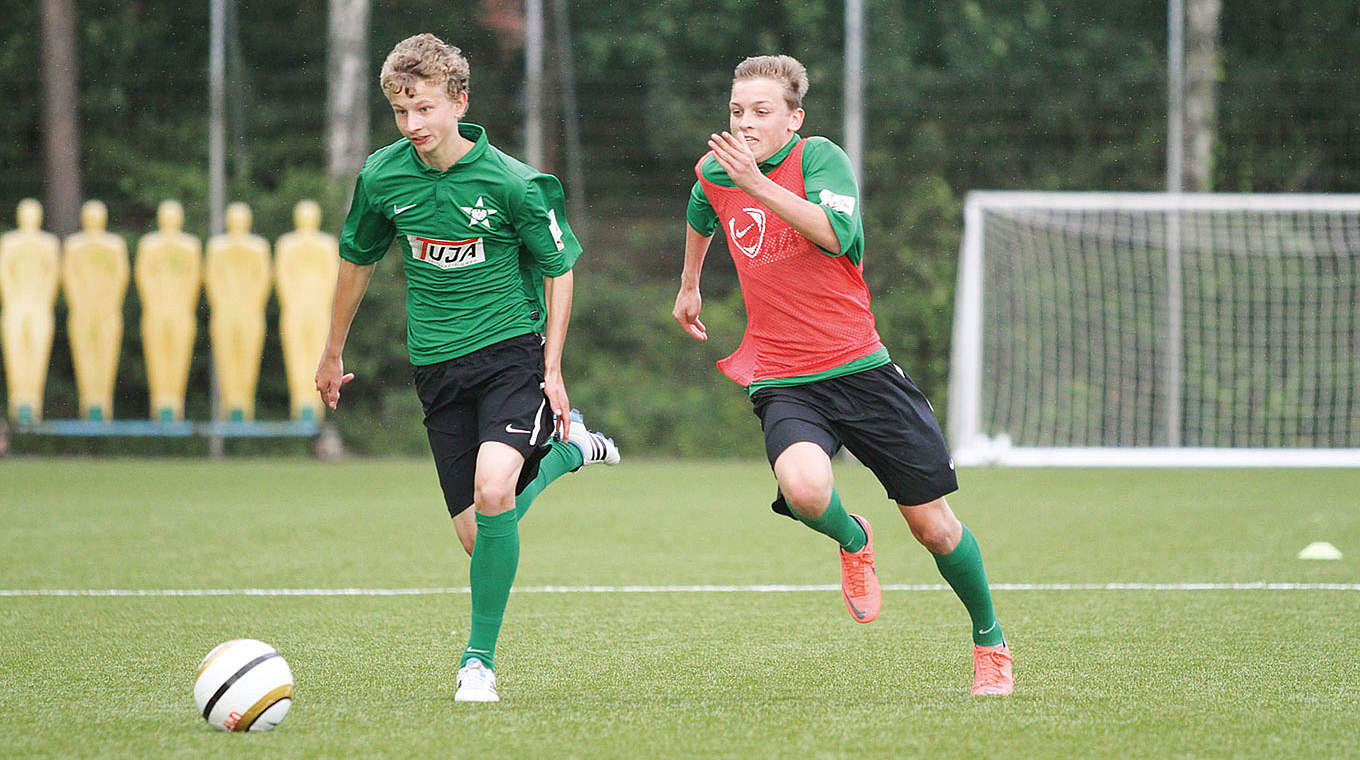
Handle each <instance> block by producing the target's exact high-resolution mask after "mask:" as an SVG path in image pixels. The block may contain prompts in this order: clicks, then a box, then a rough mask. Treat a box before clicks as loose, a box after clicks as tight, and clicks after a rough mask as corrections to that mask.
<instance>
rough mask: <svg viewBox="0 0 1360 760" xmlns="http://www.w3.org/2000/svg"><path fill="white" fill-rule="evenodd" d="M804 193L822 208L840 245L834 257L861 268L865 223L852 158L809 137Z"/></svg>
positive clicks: (832, 145) (830, 144)
mask: <svg viewBox="0 0 1360 760" xmlns="http://www.w3.org/2000/svg"><path fill="white" fill-rule="evenodd" d="M803 190H804V192H805V193H806V195H807V199H808V200H809V201H811V202H813V203H815V204H817V205H818V206H820V207H821V208H822V211H823V212H825V213H826V218H827V220H828V221H830V222H831V229H832V231H834V232H835V233H836V239H837V240H839V241H840V244H841V249H840V250H839V251H828V253H830V254H831V255H833V256H845V257H847V258H849V259H850V261H851V262H852V263H855V264H858V263H859V262H860V259H862V258H863V257H864V221H863V220H862V219H861V218H860V213H859V187H858V184H857V183H856V182H855V170H854V168H853V167H852V166H851V165H850V157H849V156H847V155H846V154H845V151H843V150H841V147H840V146H839V145H837V144H835V143H833V142H831V141H830V140H828V139H826V138H825V137H809V138H808V139H807V142H806V144H805V145H804V146H803Z"/></svg>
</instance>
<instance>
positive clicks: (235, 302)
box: [203, 203, 271, 421]
mask: <svg viewBox="0 0 1360 760" xmlns="http://www.w3.org/2000/svg"><path fill="white" fill-rule="evenodd" d="M250 221H251V214H250V207H249V206H247V205H246V204H244V203H233V204H231V205H230V206H227V231H226V234H223V235H216V236H214V237H213V238H212V239H210V240H209V241H208V256H207V262H206V264H205V267H204V280H203V285H204V289H205V290H206V291H207V294H208V306H209V308H210V309H211V310H212V317H211V318H210V319H209V321H208V339H209V340H210V342H211V343H212V356H213V365H214V366H215V368H216V370H217V391H218V395H219V397H220V399H221V410H220V413H219V416H220V417H221V418H222V419H226V420H233V421H243V420H252V419H254V418H255V386H256V384H257V383H258V382H259V379H260V355H261V354H262V353H263V351H264V307H265V303H266V302H267V301H268V300H269V282H270V279H271V278H270V269H271V267H270V264H269V242H268V241H266V240H265V239H264V238H262V237H260V236H259V235H252V234H250Z"/></svg>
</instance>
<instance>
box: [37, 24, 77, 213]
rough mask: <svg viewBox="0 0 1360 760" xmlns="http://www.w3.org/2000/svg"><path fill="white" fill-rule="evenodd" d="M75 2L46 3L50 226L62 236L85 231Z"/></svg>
mask: <svg viewBox="0 0 1360 760" xmlns="http://www.w3.org/2000/svg"><path fill="white" fill-rule="evenodd" d="M76 49H77V48H76V9H75V3H74V0H42V67H41V68H42V92H43V103H42V121H43V127H42V131H43V164H44V170H45V174H46V177H45V179H46V186H47V191H46V195H47V213H46V217H47V223H48V226H49V227H50V228H51V229H52V230H53V231H54V232H56V233H57V234H59V235H68V234H70V233H72V232H75V231H76V230H77V229H78V228H79V219H80V202H81V191H80V109H79V102H78V99H77V98H78V94H77V81H78V79H79V68H78V66H77V56H76Z"/></svg>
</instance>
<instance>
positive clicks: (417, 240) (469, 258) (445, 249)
mask: <svg viewBox="0 0 1360 760" xmlns="http://www.w3.org/2000/svg"><path fill="white" fill-rule="evenodd" d="M406 240H407V242H409V243H410V244H411V258H413V259H415V260H416V261H424V262H425V263H427V264H433V265H435V266H437V267H439V268H440V269H459V268H462V267H470V266H472V265H473V264H480V263H482V262H483V261H486V247H485V246H484V245H483V243H482V239H481V238H474V239H472V240H435V239H434V238H424V237H419V236H417V235H407V236H406Z"/></svg>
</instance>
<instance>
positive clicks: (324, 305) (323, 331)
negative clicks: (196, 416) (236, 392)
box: [274, 201, 340, 420]
mask: <svg viewBox="0 0 1360 760" xmlns="http://www.w3.org/2000/svg"><path fill="white" fill-rule="evenodd" d="M293 223H294V225H295V226H296V227H297V230H296V231H295V232H290V233H288V234H286V235H284V236H283V237H281V238H279V242H278V243H277V244H276V245H275V247H274V267H275V269H274V276H275V288H276V290H277V292H278V296H279V337H280V339H281V341H282V343H283V364H284V367H285V368H286V370H287V372H288V392H289V395H290V396H291V397H292V410H293V419H295V420H317V419H320V418H321V414H322V410H323V409H324V406H323V404H322V403H321V395H320V394H318V393H317V392H316V377H315V370H316V364H317V361H318V360H319V359H320V357H321V350H322V348H324V347H325V345H326V335H327V333H328V331H329V330H330V323H331V298H332V295H333V293H334V291H335V278H336V275H337V274H338V273H339V271H340V244H339V242H338V241H336V239H335V236H333V235H328V234H326V233H324V232H321V231H319V230H320V228H321V207H320V206H318V205H317V204H316V202H315V201H302V202H301V203H299V204H297V206H295V207H294V208H293Z"/></svg>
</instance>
